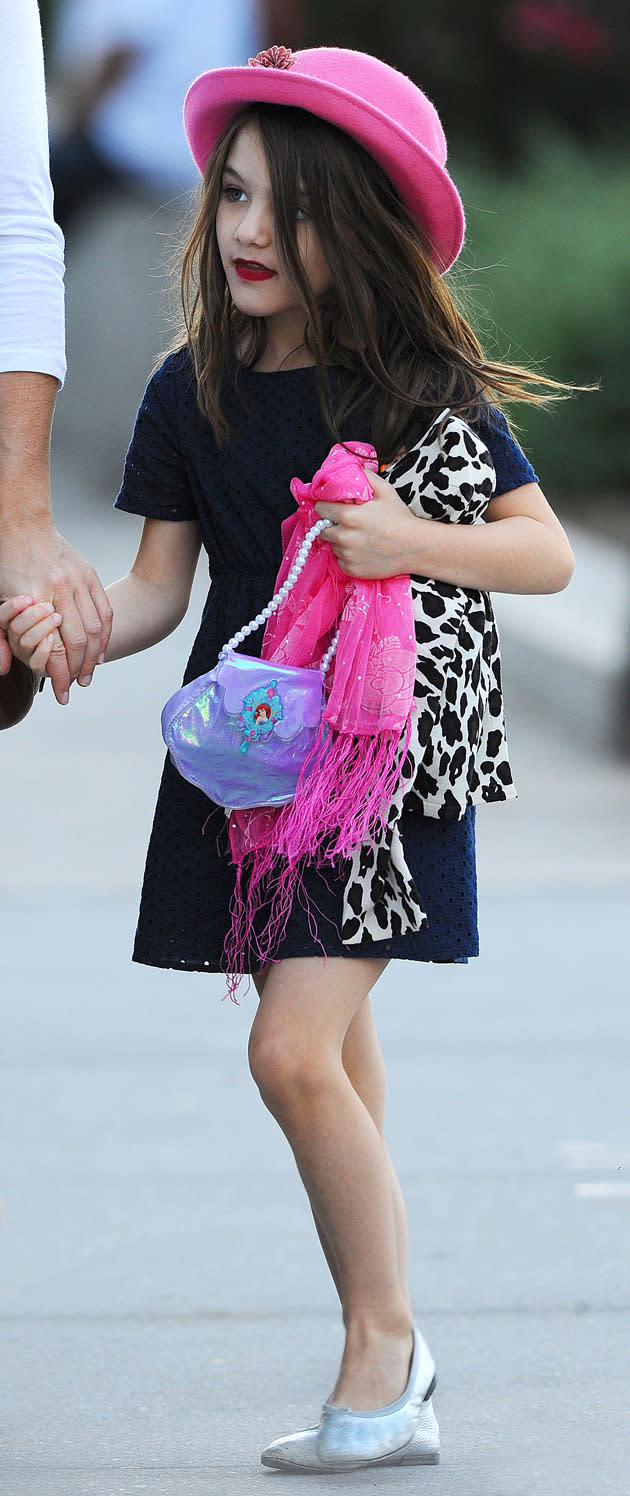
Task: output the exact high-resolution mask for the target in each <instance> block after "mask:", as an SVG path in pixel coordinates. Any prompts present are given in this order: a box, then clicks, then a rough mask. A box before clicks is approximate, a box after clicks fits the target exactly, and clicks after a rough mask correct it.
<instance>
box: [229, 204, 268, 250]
mask: <svg viewBox="0 0 630 1496" xmlns="http://www.w3.org/2000/svg"><path fill="white" fill-rule="evenodd" d="M235 237H236V238H237V239H238V240H239V242H240V243H241V244H268V243H269V241H270V239H271V214H270V212H269V209H268V207H267V206H266V204H264V203H254V202H252V203H248V204H247V211H246V212H245V213H244V214H243V217H242V218H241V219H240V220H239V222H238V224H237V227H236V231H235Z"/></svg>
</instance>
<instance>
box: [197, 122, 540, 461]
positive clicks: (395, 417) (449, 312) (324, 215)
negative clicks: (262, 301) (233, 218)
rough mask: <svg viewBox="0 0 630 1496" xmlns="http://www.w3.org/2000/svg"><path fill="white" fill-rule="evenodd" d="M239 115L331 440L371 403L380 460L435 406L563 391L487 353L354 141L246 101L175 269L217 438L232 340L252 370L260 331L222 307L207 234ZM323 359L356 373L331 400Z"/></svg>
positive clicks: (211, 171) (214, 161)
mask: <svg viewBox="0 0 630 1496" xmlns="http://www.w3.org/2000/svg"><path fill="white" fill-rule="evenodd" d="M248 123H251V124H254V125H255V126H256V128H257V130H258V131H259V134H260V138H261V141H262V144H263V148H264V151H265V155H266V159H267V164H268V169H269V176H270V181H271V190H272V201H273V212H274V235H275V243H276V246H277V250H278V253H279V255H280V257H281V259H282V261H283V263H284V266H285V268H286V271H287V272H288V274H289V275H290V276H291V277H292V279H293V282H294V284H295V285H296V287H297V289H298V292H299V295H300V297H301V299H302V302H303V305H304V320H305V342H306V343H307V346H308V348H309V350H310V351H311V353H312V355H313V358H314V360H315V365H316V370H317V381H318V388H319V396H320V401H321V406H322V410H323V413H324V416H325V419H326V421H327V424H328V426H329V428H330V431H331V435H332V436H333V437H334V438H335V439H336V440H339V435H340V427H341V426H342V424H345V425H346V426H347V421H348V417H349V416H351V415H352V414H353V412H355V411H356V410H358V409H359V408H360V407H361V406H365V404H366V403H367V402H369V406H370V410H371V412H372V417H371V439H372V441H373V443H374V446H375V447H376V449H377V451H378V453H379V456H380V457H381V460H382V461H391V460H392V459H393V458H394V457H395V456H396V455H397V454H398V453H399V452H400V451H401V450H404V448H405V446H407V445H409V442H410V440H411V439H412V438H413V436H414V434H417V433H418V431H419V430H422V429H423V427H424V426H426V424H427V422H428V420H430V419H431V418H432V417H433V415H434V414H435V413H436V411H438V410H443V409H444V407H445V406H449V407H450V408H451V410H457V411H459V412H460V413H462V414H464V415H466V414H468V415H474V412H475V410H476V409H477V408H478V407H479V404H480V401H482V400H483V399H484V398H487V397H489V398H490V399H492V401H493V402H494V403H495V404H497V403H500V402H501V400H524V401H528V402H529V403H534V404H540V403H543V402H545V401H547V400H549V399H553V398H557V396H558V395H559V394H561V393H562V392H564V391H565V389H566V387H565V386H563V385H560V384H559V383H557V382H556V381H554V380H552V379H549V378H547V377H546V376H545V375H543V374H539V373H538V372H535V371H532V370H528V369H525V368H521V367H519V366H517V365H511V364H503V363H495V362H490V361H488V360H487V359H486V358H485V357H484V354H483V351H482V349H481V347H480V344H479V342H478V340H477V338H476V336H475V334H474V332H473V330H472V328H471V327H470V325H469V323H468V322H467V320H466V318H465V317H464V316H463V314H462V312H461V311H459V310H458V308H457V307H456V305H455V302H454V300H453V297H452V296H451V294H450V291H449V288H448V286H447V284H446V282H445V281H444V279H443V278H442V277H441V276H440V274H439V273H438V271H437V270H436V268H435V266H434V264H433V262H432V259H431V254H430V248H429V245H428V243H427V242H426V240H425V239H424V238H423V235H422V232H421V230H420V229H419V227H418V225H417V224H416V223H415V222H414V220H413V219H412V218H411V217H410V215H409V213H408V212H407V210H406V208H405V206H404V204H403V203H402V201H401V199H400V197H399V196H398V193H397V192H396V189H395V188H394V186H393V185H392V183H391V182H390V181H389V178H388V177H387V176H386V175H385V173H384V172H383V171H382V170H381V168H380V167H379V166H378V165H377V163H376V162H375V161H373V160H372V157H371V156H369V155H368V154H367V152H366V151H364V150H363V149H362V147H361V146H360V145H358V144H357V143H356V142H355V141H354V140H352V139H351V137H350V136H348V135H346V134H345V132H343V131H341V130H338V129H337V128H336V127H335V126H334V125H329V124H328V123H326V122H325V121H323V120H320V119H318V118H316V117H314V116H313V115H311V114H308V113H307V112H305V111H304V110H302V109H294V108H284V107H281V106H279V105H258V104H256V105H251V106H249V107H248V108H246V109H244V110H242V111H241V112H240V113H239V114H238V115H237V116H236V118H235V119H234V120H233V121H232V123H231V124H230V125H229V126H228V128H227V129H226V130H225V132H224V134H223V135H222V137H221V139H220V140H219V142H218V143H217V145H216V146H215V149H214V151H213V153H212V155H211V157H210V160H209V163H208V166H207V169H206V172H205V177H204V187H203V194H202V202H201V208H200V211H199V213H198V216H197V220H196V222H195V225H194V227H193V230H192V233H191V234H190V237H189V239H188V243H187V245H186V248H185V251H184V258H183V266H182V275H181V291H182V303H183V308H184V321H185V329H186V331H185V341H187V343H188V346H189V348H190V352H191V355H192V359H193V362H194V366H195V372H196V376H197V395H198V400H199V405H200V408H201V410H202V411H203V412H204V414H205V415H206V416H207V417H208V420H209V421H210V423H211V425H212V427H213V430H214V432H215V435H216V438H217V440H218V441H219V442H223V441H224V440H225V439H226V438H228V437H229V427H228V425H227V422H226V419H225V416H224V414H223V412H222V409H221V387H222V383H223V380H224V376H225V368H226V361H227V359H228V357H229V355H230V353H234V352H237V354H238V361H239V362H240V363H241V364H242V365H244V366H245V367H247V368H252V367H253V366H254V365H255V364H256V363H257V362H258V361H259V359H260V358H261V356H262V354H263V353H264V350H265V346H266V337H267V335H266V328H265V322H264V319H263V318H249V317H247V316H245V315H244V314H243V313H241V312H239V311H237V310H236V308H234V306H233V305H232V302H231V298H230V295H229V291H228V288H227V283H226V279H225V274H224V271H223V266H222V264H221V259H220V256H219V251H218V247H217V242H216V235H215V220H216V214H217V208H218V205H219V201H220V194H221V190H222V176H223V171H224V169H225V165H226V162H227V159H228V156H229V153H230V149H231V147H232V144H233V142H234V140H235V138H236V136H237V134H238V133H239V131H240V130H241V129H242V127H243V125H245V124H248ZM305 200H306V202H307V203H308V213H309V217H310V219H311V221H312V223H313V225H314V227H315V229H316V231H317V234H318V236H319V240H320V243H321V246H322V250H323V253H324V255H325V258H326V260H327V262H328V265H329V267H330V270H331V273H332V282H333V289H332V290H330V291H327V292H326V293H325V294H324V295H323V296H322V297H321V298H320V299H319V301H318V300H316V298H315V297H314V296H313V293H312V290H311V287H310V285H309V282H308V279H307V276H306V275H305V272H304V268H303V265H302V261H301V258H300V251H299V247H298V240H297V214H298V209H299V207H300V205H301V204H302V203H303V202H304V201H305ZM181 341H182V340H180V342H181ZM331 365H337V366H341V367H343V368H345V369H347V370H348V371H349V373H350V375H351V376H352V377H351V378H350V379H348V380H346V381H345V382H344V393H343V396H342V397H341V401H340V403H338V404H337V406H336V408H335V409H334V410H333V409H332V408H331V403H330V391H329V385H328V379H327V372H326V371H327V367H328V366H331Z"/></svg>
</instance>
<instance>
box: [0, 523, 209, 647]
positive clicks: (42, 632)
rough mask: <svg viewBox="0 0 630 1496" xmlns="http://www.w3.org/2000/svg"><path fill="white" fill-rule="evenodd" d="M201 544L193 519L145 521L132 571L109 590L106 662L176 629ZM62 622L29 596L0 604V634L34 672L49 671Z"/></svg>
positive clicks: (186, 598)
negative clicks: (110, 621)
mask: <svg viewBox="0 0 630 1496" xmlns="http://www.w3.org/2000/svg"><path fill="white" fill-rule="evenodd" d="M200 543H201V542H200V536H199V529H198V526H197V524H196V522H195V521H191V520H181V521H173V522H171V521H168V520H156V519H147V520H145V522H144V528H143V531H142V538H141V541H140V546H139V549H138V554H137V556H136V559H135V561H134V563H133V566H132V568H131V571H130V572H129V573H128V575H127V576H126V577H121V579H120V581H118V582H113V583H112V585H111V587H108V588H107V592H108V596H109V599H110V603H111V605H112V607H113V610H114V621H113V625H112V632H111V638H110V641H109V645H108V648H107V652H106V654H105V659H106V660H119V659H122V657H123V656H124V655H130V654H136V653H137V651H138V650H140V649H148V648H149V646H150V645H151V644H157V643H158V641H159V640H160V639H165V638H166V635H167V634H171V633H172V631H173V629H175V628H177V625H178V623H181V621H182V618H183V617H184V614H185V612H186V609H187V607H188V601H189V598H190V589H191V587H192V584H193V578H194V575H195V567H196V564H197V557H198V555H199V548H200ZM61 622H62V617H61V614H59V613H56V612H55V611H54V609H53V605H52V603H48V602H45V601H42V600H41V599H40V600H35V599H33V597H32V596H29V595H22V596H19V597H13V598H10V599H9V600H8V601H7V602H5V603H2V604H0V630H3V631H5V632H6V634H7V637H8V641H9V644H10V646H11V649H12V651H13V653H14V654H15V655H17V657H18V659H20V660H22V661H23V662H24V664H25V665H30V667H31V669H32V670H35V671H36V672H37V673H38V674H42V675H43V674H44V673H45V672H46V671H47V670H48V668H49V660H50V653H51V649H52V645H53V640H54V637H55V633H56V630H57V629H58V628H59V627H60V625H61Z"/></svg>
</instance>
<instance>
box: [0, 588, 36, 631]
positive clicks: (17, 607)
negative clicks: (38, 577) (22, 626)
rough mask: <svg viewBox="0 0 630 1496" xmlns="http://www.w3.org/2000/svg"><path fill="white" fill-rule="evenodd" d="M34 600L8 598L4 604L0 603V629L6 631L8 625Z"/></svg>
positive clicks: (29, 598) (30, 598)
mask: <svg viewBox="0 0 630 1496" xmlns="http://www.w3.org/2000/svg"><path fill="white" fill-rule="evenodd" d="M32 602H34V598H32V597H30V596H29V597H27V596H24V597H9V598H7V600H6V602H4V603H0V629H8V627H9V624H10V623H12V622H13V619H14V618H17V616H18V614H19V613H21V612H22V611H23V610H24V608H27V607H28V606H29V605H30V604H31V603H32Z"/></svg>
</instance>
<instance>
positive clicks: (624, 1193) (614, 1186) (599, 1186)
mask: <svg viewBox="0 0 630 1496" xmlns="http://www.w3.org/2000/svg"><path fill="white" fill-rule="evenodd" d="M573 1193H574V1195H575V1197H576V1199H577V1200H630V1180H629V1179H590V1180H585V1182H584V1183H583V1184H574V1186H573Z"/></svg>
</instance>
